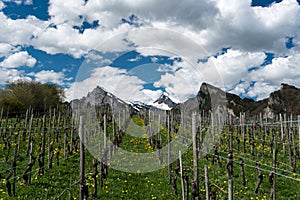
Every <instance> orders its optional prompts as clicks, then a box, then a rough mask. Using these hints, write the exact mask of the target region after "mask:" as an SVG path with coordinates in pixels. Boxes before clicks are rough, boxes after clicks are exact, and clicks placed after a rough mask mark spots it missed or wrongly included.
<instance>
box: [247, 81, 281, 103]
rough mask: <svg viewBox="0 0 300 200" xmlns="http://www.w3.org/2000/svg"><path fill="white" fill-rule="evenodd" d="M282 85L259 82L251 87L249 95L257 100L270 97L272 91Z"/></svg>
mask: <svg viewBox="0 0 300 200" xmlns="http://www.w3.org/2000/svg"><path fill="white" fill-rule="evenodd" d="M279 87H280V86H273V85H269V84H268V83H262V82H257V83H255V84H254V86H253V87H251V88H250V89H249V91H248V92H247V95H248V96H250V97H253V98H255V97H256V98H257V100H261V99H264V98H267V97H269V94H270V93H271V92H274V91H275V90H278V89H279Z"/></svg>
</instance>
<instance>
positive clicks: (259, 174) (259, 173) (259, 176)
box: [254, 163, 264, 195]
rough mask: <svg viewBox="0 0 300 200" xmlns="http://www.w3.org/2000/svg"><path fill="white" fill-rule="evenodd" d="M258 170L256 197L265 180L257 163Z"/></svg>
mask: <svg viewBox="0 0 300 200" xmlns="http://www.w3.org/2000/svg"><path fill="white" fill-rule="evenodd" d="M256 169H257V172H258V180H257V182H256V185H255V189H254V193H255V195H258V190H259V187H260V184H261V183H262V181H263V179H264V176H263V174H262V172H261V169H260V166H259V164H258V163H256Z"/></svg>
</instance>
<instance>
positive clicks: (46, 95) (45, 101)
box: [0, 80, 64, 113]
mask: <svg viewBox="0 0 300 200" xmlns="http://www.w3.org/2000/svg"><path fill="white" fill-rule="evenodd" d="M63 98H64V90H63V89H62V88H60V87H59V86H57V85H54V84H48V83H46V84H41V83H39V82H33V81H25V80H19V81H15V82H11V83H7V84H6V87H5V88H4V89H2V90H0V107H3V108H4V109H5V110H9V112H13V113H22V112H24V111H26V109H28V108H29V107H32V108H33V109H34V110H35V111H38V112H44V111H46V110H47V109H48V108H49V107H52V108H53V107H60V106H59V105H60V104H61V103H62V101H63Z"/></svg>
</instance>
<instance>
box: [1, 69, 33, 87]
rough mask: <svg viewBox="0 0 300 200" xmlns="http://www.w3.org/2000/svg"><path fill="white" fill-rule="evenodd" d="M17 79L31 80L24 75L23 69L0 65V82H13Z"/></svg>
mask: <svg viewBox="0 0 300 200" xmlns="http://www.w3.org/2000/svg"><path fill="white" fill-rule="evenodd" d="M19 79H26V80H31V78H30V77H28V76H26V75H25V74H24V72H23V71H19V70H17V69H6V68H1V67H0V84H6V83H7V82H13V81H16V80H19Z"/></svg>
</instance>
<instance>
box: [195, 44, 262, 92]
mask: <svg viewBox="0 0 300 200" xmlns="http://www.w3.org/2000/svg"><path fill="white" fill-rule="evenodd" d="M265 58H266V55H265V54H264V53H263V52H261V53H249V52H241V51H239V50H228V51H227V52H226V53H225V54H223V55H220V56H218V57H217V58H215V57H214V56H211V57H209V59H208V62H207V63H200V64H199V67H200V70H201V69H203V72H202V73H203V76H204V77H205V78H206V79H207V81H208V82H211V83H213V84H215V85H217V86H220V87H222V86H223V85H224V86H225V88H226V89H230V88H232V87H233V86H234V85H235V84H236V83H238V82H239V81H240V80H244V79H246V77H247V74H248V73H249V72H248V70H249V69H250V68H252V67H258V66H260V65H261V64H262V63H263V62H264V59H265ZM201 71H202V70H201ZM214 71H215V72H217V73H215V72H214ZM218 77H220V78H218ZM220 80H222V82H221V83H220V82H219V83H218V81H220Z"/></svg>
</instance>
